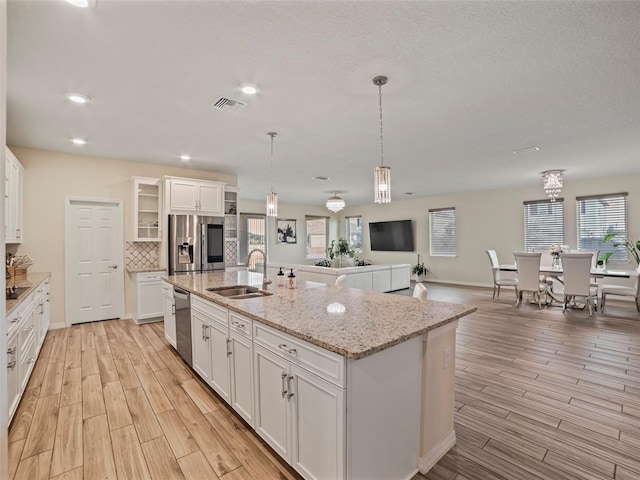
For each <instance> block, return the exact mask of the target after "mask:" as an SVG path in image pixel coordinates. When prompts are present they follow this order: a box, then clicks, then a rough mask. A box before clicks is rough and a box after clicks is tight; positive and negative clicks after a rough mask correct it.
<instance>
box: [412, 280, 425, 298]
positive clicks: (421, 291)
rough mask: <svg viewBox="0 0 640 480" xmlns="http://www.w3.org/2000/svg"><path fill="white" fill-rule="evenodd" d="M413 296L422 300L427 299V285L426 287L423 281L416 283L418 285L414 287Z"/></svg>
mask: <svg viewBox="0 0 640 480" xmlns="http://www.w3.org/2000/svg"><path fill="white" fill-rule="evenodd" d="M413 297H414V298H419V299H421V300H426V299H427V287H425V286H424V285H423V284H421V283H416V286H415V287H413Z"/></svg>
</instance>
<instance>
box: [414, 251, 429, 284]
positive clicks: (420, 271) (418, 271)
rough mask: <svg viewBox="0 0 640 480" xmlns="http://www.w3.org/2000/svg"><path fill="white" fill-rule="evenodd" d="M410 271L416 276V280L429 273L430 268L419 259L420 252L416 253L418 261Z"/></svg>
mask: <svg viewBox="0 0 640 480" xmlns="http://www.w3.org/2000/svg"><path fill="white" fill-rule="evenodd" d="M411 273H413V274H414V275H415V276H416V282H420V281H421V280H420V277H426V276H427V275H429V273H431V270H429V268H428V267H427V266H425V264H424V262H421V261H420V254H418V263H416V264H415V265H414V266H413V270H411Z"/></svg>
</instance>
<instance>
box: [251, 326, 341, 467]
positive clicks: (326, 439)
mask: <svg viewBox="0 0 640 480" xmlns="http://www.w3.org/2000/svg"><path fill="white" fill-rule="evenodd" d="M254 339H255V342H256V344H255V345H254V352H255V353H254V358H255V363H254V368H255V411H256V415H255V422H256V423H255V429H256V432H258V434H259V435H260V436H262V438H264V440H265V441H266V442H267V443H268V444H269V445H271V447H272V448H274V449H275V450H276V451H278V453H280V455H282V457H283V458H284V459H285V460H287V462H289V463H290V464H291V466H293V467H294V468H295V469H296V470H297V471H298V472H300V473H301V474H302V475H303V476H304V477H305V478H332V479H342V478H344V475H345V466H346V463H345V448H344V447H345V444H344V438H345V416H346V407H345V389H344V383H345V375H344V374H345V364H344V358H343V357H340V356H339V355H336V354H333V353H332V352H328V351H326V350H324V349H322V348H319V347H316V346H315V345H311V344H308V343H306V342H302V341H300V340H298V339H295V338H293V337H291V336H289V335H286V334H284V333H282V332H279V331H276V330H274V329H272V328H269V327H267V326H265V325H262V324H257V323H256V324H254ZM303 367H304V368H303Z"/></svg>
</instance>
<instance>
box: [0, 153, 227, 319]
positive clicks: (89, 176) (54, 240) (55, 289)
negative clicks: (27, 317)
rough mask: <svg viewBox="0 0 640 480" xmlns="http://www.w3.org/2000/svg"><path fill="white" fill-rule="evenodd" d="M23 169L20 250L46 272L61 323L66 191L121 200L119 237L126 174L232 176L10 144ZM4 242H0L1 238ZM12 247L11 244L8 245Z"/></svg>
mask: <svg viewBox="0 0 640 480" xmlns="http://www.w3.org/2000/svg"><path fill="white" fill-rule="evenodd" d="M10 148H11V150H12V151H13V153H14V154H15V155H16V157H17V158H18V160H20V163H22V165H23V166H24V168H25V174H24V210H23V238H24V241H23V243H22V244H21V245H20V246H19V247H18V251H19V252H21V253H28V254H29V255H30V256H32V257H33V258H34V264H33V266H32V267H31V269H30V270H31V271H33V272H45V271H46V272H51V274H52V275H51V303H52V305H51V314H52V318H51V322H52V324H58V325H60V324H64V321H65V320H64V319H65V317H64V298H65V297H64V295H65V292H64V280H65V278H64V199H65V196H67V195H72V196H84V197H94V198H95V197H99V198H109V199H119V200H123V201H124V203H123V205H124V240H131V238H132V230H133V228H132V227H133V225H132V224H133V217H132V208H133V206H132V201H133V187H132V183H131V177H132V176H142V177H152V178H161V177H162V176H164V175H172V176H177V177H187V178H199V179H204V180H216V181H221V182H226V183H228V184H230V185H235V184H236V177H234V176H231V175H221V174H216V173H213V172H203V171H198V170H191V169H187V168H179V167H168V166H162V165H156V164H150V163H139V162H127V161H123V160H113V159H108V158H99V157H90V156H86V155H71V154H67V153H60V152H50V151H45V150H35V149H29V148H19V147H11V146H10ZM3 243H4V242H3ZM12 248H15V247H12ZM124 275H125V312H126V313H127V314H128V315H130V314H131V312H132V301H131V279H130V277H129V275H128V274H124Z"/></svg>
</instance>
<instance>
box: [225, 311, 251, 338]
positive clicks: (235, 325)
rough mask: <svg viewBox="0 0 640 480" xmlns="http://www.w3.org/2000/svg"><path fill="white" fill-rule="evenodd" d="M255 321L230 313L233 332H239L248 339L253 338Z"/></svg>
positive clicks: (230, 325) (230, 324) (230, 326)
mask: <svg viewBox="0 0 640 480" xmlns="http://www.w3.org/2000/svg"><path fill="white" fill-rule="evenodd" d="M252 327H253V320H251V319H250V318H247V317H245V316H244V315H240V314H239V313H235V312H231V311H230V312H229V328H230V329H231V331H232V332H238V333H239V334H240V335H244V336H245V337H247V338H252V334H253V328H252Z"/></svg>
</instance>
